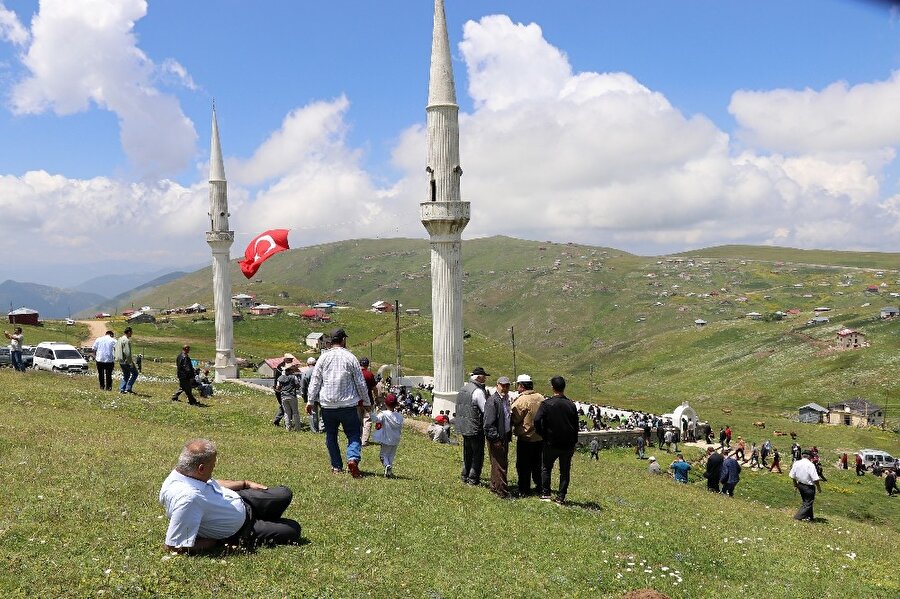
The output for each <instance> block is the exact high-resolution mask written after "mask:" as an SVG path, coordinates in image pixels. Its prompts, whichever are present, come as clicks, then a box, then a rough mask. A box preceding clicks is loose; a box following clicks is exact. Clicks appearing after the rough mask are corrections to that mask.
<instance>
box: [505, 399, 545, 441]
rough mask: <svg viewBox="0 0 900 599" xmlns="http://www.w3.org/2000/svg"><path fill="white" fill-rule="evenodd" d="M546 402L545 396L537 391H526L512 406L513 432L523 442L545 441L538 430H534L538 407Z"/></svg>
mask: <svg viewBox="0 0 900 599" xmlns="http://www.w3.org/2000/svg"><path fill="white" fill-rule="evenodd" d="M543 401H544V396H543V395H541V394H540V393H538V392H537V391H534V390H531V391H525V392H524V393H522V394H521V395H519V397H517V398H516V401H514V402H513V404H512V409H511V415H510V420H511V421H512V426H513V432H515V433H516V437H518V438H519V439H520V440H521V441H528V442H530V443H533V442H535V441H543V440H544V439H543V437H541V436H540V435H539V434H538V432H537V431H536V430H534V416H535V414H537V411H538V407H540V405H541V403H542V402H543Z"/></svg>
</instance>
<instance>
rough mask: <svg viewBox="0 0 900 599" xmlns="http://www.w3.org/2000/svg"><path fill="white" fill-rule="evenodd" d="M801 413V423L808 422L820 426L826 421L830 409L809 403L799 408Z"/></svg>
mask: <svg viewBox="0 0 900 599" xmlns="http://www.w3.org/2000/svg"><path fill="white" fill-rule="evenodd" d="M798 411H799V412H800V417H799V420H800V422H808V423H811V424H819V423H821V422H823V421H824V420H825V416H826V415H827V414H828V408H823V407H822V406H820V405H819V404H817V403H808V404H806V405H805V406H800V408H798Z"/></svg>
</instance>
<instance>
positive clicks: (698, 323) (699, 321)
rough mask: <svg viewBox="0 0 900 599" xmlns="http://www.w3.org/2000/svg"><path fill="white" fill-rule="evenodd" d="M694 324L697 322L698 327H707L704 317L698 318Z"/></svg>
mask: <svg viewBox="0 0 900 599" xmlns="http://www.w3.org/2000/svg"><path fill="white" fill-rule="evenodd" d="M694 324H695V325H696V326H697V327H698V328H700V327H705V326H706V321H705V320H703V319H702V318H698V319H697V320H695V321H694Z"/></svg>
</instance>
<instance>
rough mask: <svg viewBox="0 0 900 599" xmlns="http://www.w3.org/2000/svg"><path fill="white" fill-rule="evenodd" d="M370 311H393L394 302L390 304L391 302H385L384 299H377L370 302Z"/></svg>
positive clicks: (383, 312)
mask: <svg viewBox="0 0 900 599" xmlns="http://www.w3.org/2000/svg"><path fill="white" fill-rule="evenodd" d="M372 311H373V312H381V313H382V314H385V313H388V312H393V311H394V304H392V303H391V302H386V301H384V300H378V301H377V302H375V303H374V304H372Z"/></svg>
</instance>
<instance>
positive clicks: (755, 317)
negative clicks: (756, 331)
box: [747, 312, 762, 320]
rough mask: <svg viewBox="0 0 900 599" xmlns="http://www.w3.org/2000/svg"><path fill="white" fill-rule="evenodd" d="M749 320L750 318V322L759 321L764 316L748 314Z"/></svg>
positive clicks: (757, 313) (755, 313)
mask: <svg viewBox="0 0 900 599" xmlns="http://www.w3.org/2000/svg"><path fill="white" fill-rule="evenodd" d="M747 318H749V319H750V320H759V319H760V318H762V314H760V313H759V312H747Z"/></svg>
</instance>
